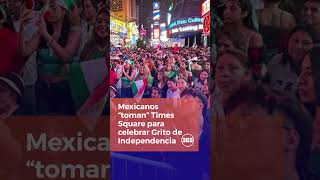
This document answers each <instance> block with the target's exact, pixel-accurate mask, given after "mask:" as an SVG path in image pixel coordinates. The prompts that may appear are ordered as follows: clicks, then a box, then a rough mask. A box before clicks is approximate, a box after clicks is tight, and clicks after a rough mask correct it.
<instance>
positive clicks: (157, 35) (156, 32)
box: [153, 29, 160, 39]
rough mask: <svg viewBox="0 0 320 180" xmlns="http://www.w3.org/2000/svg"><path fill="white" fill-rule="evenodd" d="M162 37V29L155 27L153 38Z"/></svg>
mask: <svg viewBox="0 0 320 180" xmlns="http://www.w3.org/2000/svg"><path fill="white" fill-rule="evenodd" d="M159 38H160V29H153V39H159Z"/></svg>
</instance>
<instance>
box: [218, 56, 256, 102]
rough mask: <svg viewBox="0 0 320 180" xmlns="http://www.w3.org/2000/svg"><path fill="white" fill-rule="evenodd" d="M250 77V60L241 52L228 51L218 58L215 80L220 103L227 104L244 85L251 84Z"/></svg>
mask: <svg viewBox="0 0 320 180" xmlns="http://www.w3.org/2000/svg"><path fill="white" fill-rule="evenodd" d="M250 75H251V73H250V69H249V67H248V59H247V57H246V56H245V54H244V53H242V52H241V51H236V50H227V51H226V52H225V53H224V54H222V55H221V56H218V59H217V65H216V68H215V78H214V79H215V91H216V93H217V94H219V95H218V96H219V98H218V99H219V101H221V102H220V103H221V104H225V102H226V101H227V100H228V99H229V98H230V97H231V96H232V95H233V94H234V93H235V92H237V91H238V90H239V89H240V87H241V86H242V85H243V84H246V83H247V82H249V81H250ZM218 92H219V93H218Z"/></svg>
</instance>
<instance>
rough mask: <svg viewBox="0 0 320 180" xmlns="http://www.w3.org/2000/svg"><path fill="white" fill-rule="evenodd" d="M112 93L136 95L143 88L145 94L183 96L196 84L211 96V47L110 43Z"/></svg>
mask: <svg viewBox="0 0 320 180" xmlns="http://www.w3.org/2000/svg"><path fill="white" fill-rule="evenodd" d="M110 57H111V72H110V90H111V97H112V98H114V97H117V98H133V97H138V95H139V92H137V91H136V90H135V89H134V88H135V87H136V84H137V83H136V82H137V81H141V80H142V81H141V82H143V85H144V84H145V86H142V87H141V86H139V90H141V91H143V93H142V94H141V97H142V98H180V94H181V92H182V91H183V90H185V89H187V88H193V89H196V90H198V91H200V92H201V93H202V94H203V95H205V96H207V99H208V100H209V98H210V96H209V94H210V92H209V83H208V77H209V75H210V73H211V63H210V48H207V47H197V48H194V47H188V48H186V47H183V48H182V47H178V46H174V47H165V48H161V47H157V48H154V47H149V48H146V49H142V48H132V49H129V48H117V47H114V46H112V47H111V55H110Z"/></svg>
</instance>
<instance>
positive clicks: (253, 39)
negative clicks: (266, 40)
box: [250, 30, 263, 47]
mask: <svg viewBox="0 0 320 180" xmlns="http://www.w3.org/2000/svg"><path fill="white" fill-rule="evenodd" d="M250 44H253V47H262V46H263V39H262V36H261V34H260V33H259V32H256V31H253V30H251V32H250ZM251 47H252V46H251Z"/></svg>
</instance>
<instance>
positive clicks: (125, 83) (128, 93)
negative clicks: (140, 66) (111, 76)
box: [119, 60, 136, 98]
mask: <svg viewBox="0 0 320 180" xmlns="http://www.w3.org/2000/svg"><path fill="white" fill-rule="evenodd" d="M135 71H136V68H134V67H133V62H132V61H130V60H126V61H125V62H124V65H123V66H122V71H120V78H119V83H120V87H121V97H128V98H129V97H133V94H132V90H131V83H132V81H133V80H134V78H135Z"/></svg>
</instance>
